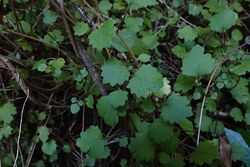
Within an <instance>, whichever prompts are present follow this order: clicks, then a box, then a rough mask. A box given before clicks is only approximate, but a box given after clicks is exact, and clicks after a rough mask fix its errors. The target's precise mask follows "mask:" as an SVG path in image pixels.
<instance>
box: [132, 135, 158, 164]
mask: <svg viewBox="0 0 250 167" xmlns="http://www.w3.org/2000/svg"><path fill="white" fill-rule="evenodd" d="M128 148H129V150H130V152H131V153H132V154H133V156H134V157H135V158H137V159H138V160H144V161H151V160H153V159H154V156H155V146H154V144H153V142H152V141H151V140H150V138H149V137H148V136H147V135H146V134H144V133H136V134H135V137H134V138H131V143H130V144H129V146H128Z"/></svg>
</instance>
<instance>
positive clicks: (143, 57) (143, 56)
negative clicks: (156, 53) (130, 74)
mask: <svg viewBox="0 0 250 167" xmlns="http://www.w3.org/2000/svg"><path fill="white" fill-rule="evenodd" d="M138 60H140V61H141V62H143V63H147V62H149V61H150V55H148V54H145V53H142V54H140V55H139V57H138Z"/></svg>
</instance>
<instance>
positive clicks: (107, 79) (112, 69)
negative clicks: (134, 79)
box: [101, 58, 129, 86]
mask: <svg viewBox="0 0 250 167" xmlns="http://www.w3.org/2000/svg"><path fill="white" fill-rule="evenodd" d="M101 69H102V73H101V75H102V77H103V82H104V83H110V84H111V86H114V85H116V84H118V85H122V84H123V83H124V82H125V81H127V80H128V79H129V71H128V69H127V67H126V66H125V65H124V64H123V63H122V62H121V61H119V60H117V59H115V58H111V59H109V60H108V61H106V62H105V63H104V65H103V66H102V68H101Z"/></svg>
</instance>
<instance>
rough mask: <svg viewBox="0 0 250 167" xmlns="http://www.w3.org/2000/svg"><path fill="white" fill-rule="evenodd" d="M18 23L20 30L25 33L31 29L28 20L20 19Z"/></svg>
mask: <svg viewBox="0 0 250 167" xmlns="http://www.w3.org/2000/svg"><path fill="white" fill-rule="evenodd" d="M20 24H21V27H22V30H23V31H24V32H25V33H29V32H30V31H31V26H30V24H29V23H28V22H26V21H24V20H22V21H20Z"/></svg>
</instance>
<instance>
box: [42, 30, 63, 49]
mask: <svg viewBox="0 0 250 167" xmlns="http://www.w3.org/2000/svg"><path fill="white" fill-rule="evenodd" d="M44 40H45V41H46V42H48V43H49V44H51V45H52V46H57V45H58V44H60V43H62V41H64V36H63V34H62V32H61V31H60V30H57V29H55V30H53V31H52V32H48V34H47V35H45V36H44Z"/></svg>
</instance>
